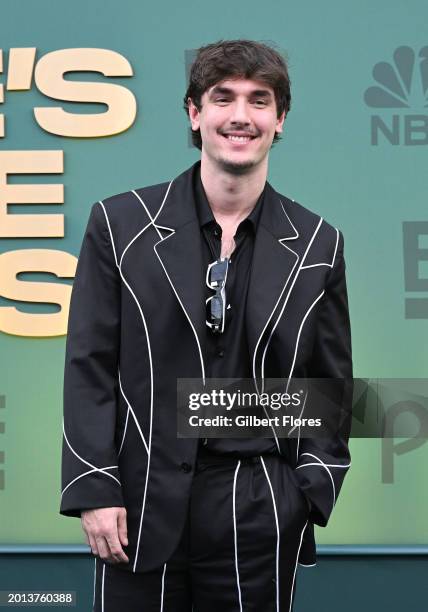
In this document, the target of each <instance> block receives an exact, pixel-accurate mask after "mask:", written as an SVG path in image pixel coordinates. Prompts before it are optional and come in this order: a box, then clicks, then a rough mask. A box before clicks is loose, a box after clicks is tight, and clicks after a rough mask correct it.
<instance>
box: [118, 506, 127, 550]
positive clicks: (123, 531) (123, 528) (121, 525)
mask: <svg viewBox="0 0 428 612" xmlns="http://www.w3.org/2000/svg"><path fill="white" fill-rule="evenodd" d="M117 531H118V534H119V540H120V543H121V544H122V546H128V528H127V525H126V510H124V511H123V512H119V514H118V517H117Z"/></svg>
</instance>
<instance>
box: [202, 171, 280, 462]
mask: <svg viewBox="0 0 428 612" xmlns="http://www.w3.org/2000/svg"><path fill="white" fill-rule="evenodd" d="M193 187H194V195H195V202H196V210H197V214H198V218H199V223H200V227H201V237H202V260H203V266H204V268H203V269H204V277H205V274H206V270H207V268H208V265H209V264H210V263H212V262H214V261H215V260H216V259H218V258H219V257H220V254H221V236H222V229H221V227H220V225H219V224H218V223H217V221H216V220H215V217H214V215H213V213H212V210H211V207H210V205H209V202H208V199H207V196H206V194H205V190H204V187H203V185H202V181H201V176H200V169H198V170H197V172H196V173H195V181H194V186H193ZM264 193H265V190H263V191H262V193H261V195H260V197H259V199H258V201H257V203H256V205H255V207H254V208H253V210H252V211H251V213H250V214H249V215H248V216H247V217H246V218H245V219H244V220H243V221H241V223H240V224H239V225H238V228H237V230H236V233H235V236H234V240H235V245H236V246H235V249H234V251H233V252H232V254H231V256H230V260H229V268H228V272H227V279H226V286H225V291H226V320H225V328H224V332H223V333H222V334H216V333H213V332H212V331H211V329H210V328H209V327H208V326H206V334H207V338H206V354H205V355H204V360H205V363H206V376H207V378H252V368H251V356H250V354H249V348H248V343H247V333H246V326H245V310H246V301H247V293H248V285H249V279H250V271H251V261H252V256H253V250H254V241H255V236H256V232H257V227H258V224H259V219H260V213H261V209H262V206H263V199H264ZM212 295H213V291H212V290H211V289H210V288H209V287H207V286H206V287H205V299H207V298H208V297H211V296H212ZM201 446H203V448H204V450H207V451H209V452H213V453H220V454H227V455H236V456H240V457H249V456H256V455H262V454H271V453H275V454H276V453H277V452H278V451H277V447H276V444H275V441H274V440H273V439H269V438H258V439H257V438H253V439H246V438H239V439H236V438H233V439H232V438H208V439H207V440H206V441H204V440H201V443H200V447H201Z"/></svg>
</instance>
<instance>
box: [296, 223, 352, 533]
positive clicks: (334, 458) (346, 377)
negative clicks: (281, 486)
mask: <svg viewBox="0 0 428 612" xmlns="http://www.w3.org/2000/svg"><path fill="white" fill-rule="evenodd" d="M352 377H353V368H352V347H351V329H350V321H349V311H348V296H347V289H346V278H345V260H344V255H343V235H342V233H341V232H339V240H338V248H337V252H336V257H335V260H334V263H333V266H332V269H331V270H330V273H329V274H328V276H327V280H326V285H325V293H324V296H323V298H322V300H321V302H320V308H319V311H318V315H317V322H316V336H315V342H314V348H313V353H312V357H311V361H310V364H309V367H308V378H311V379H326V378H330V379H334V380H333V381H332V382H331V389H332V390H333V392H332V396H333V398H334V401H336V398H339V401H337V404H336V406H335V408H334V412H335V414H334V415H331V414H327V412H328V411H329V408H328V406H331V405H333V406H334V403H333V404H328V405H327V404H326V406H323V405H322V404H321V405H320V404H319V403H317V402H319V401H321V402H322V401H323V399H322V398H323V396H324V397H325V394H324V390H325V388H326V387H325V383H323V385H324V386H323V392H322V393H320V394H317V393H315V396H314V397H315V400H314V401H315V402H316V405H315V409H314V407H313V406H312V407H311V410H312V411H313V412H316V411H318V413H319V414H320V416H321V418H323V416H324V417H326V418H327V420H328V419H329V418H331V419H332V422H333V427H330V428H329V435H328V436H325V437H318V438H316V437H313V438H301V439H300V441H299V451H298V461H297V465H296V468H295V475H296V477H297V479H298V483H299V486H300V488H301V490H302V491H303V493H304V494H305V496H306V498H307V499H308V500H309V502H310V506H311V510H310V515H309V520H310V521H311V522H313V523H315V524H317V525H320V526H322V527H325V526H326V525H327V522H328V520H329V517H330V514H331V512H332V510H333V508H334V505H335V503H336V501H337V497H338V495H339V491H340V488H341V486H342V483H343V480H344V477H345V474H346V472H347V471H348V469H349V467H350V463H351V457H350V452H349V448H348V440H349V434H350V428H351V422H352V396H353V378H352ZM314 384H315V387H316V381H314ZM311 387H312V383H311ZM311 387H310V388H311ZM328 388H329V389H330V387H328ZM308 398H309V401H310V395H308ZM317 398H318V399H317ZM319 408H321V410H320V409H319ZM323 413H324V414H323Z"/></svg>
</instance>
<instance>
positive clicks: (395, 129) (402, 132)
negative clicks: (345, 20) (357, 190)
mask: <svg viewBox="0 0 428 612" xmlns="http://www.w3.org/2000/svg"><path fill="white" fill-rule="evenodd" d="M372 74H373V78H374V80H375V81H376V85H373V86H371V87H369V88H368V89H366V91H365V93H364V101H365V103H366V104H367V106H369V107H371V108H377V109H382V111H383V112H382V116H381V115H379V114H373V115H372V116H371V144H372V145H378V144H379V141H380V138H381V137H382V139H383V140H384V141H387V142H389V143H390V144H392V145H406V146H409V145H428V45H427V46H424V47H422V48H421V49H420V50H419V51H415V50H414V49H412V48H411V47H406V46H402V47H397V49H395V51H394V53H393V56H392V61H390V62H387V61H382V62H378V63H377V64H375V66H374V68H373V72H372Z"/></svg>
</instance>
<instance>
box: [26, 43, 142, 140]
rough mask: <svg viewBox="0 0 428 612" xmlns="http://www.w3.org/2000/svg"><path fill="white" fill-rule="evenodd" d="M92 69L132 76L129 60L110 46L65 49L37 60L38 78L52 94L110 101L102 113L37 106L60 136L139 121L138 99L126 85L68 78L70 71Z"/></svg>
mask: <svg viewBox="0 0 428 612" xmlns="http://www.w3.org/2000/svg"><path fill="white" fill-rule="evenodd" d="M76 71H77V72H82V71H92V72H100V73H101V74H103V75H104V76H109V77H110V76H132V75H133V72H132V67H131V65H130V63H129V62H128V60H127V59H126V58H125V57H123V55H120V53H116V52H115V51H111V50H109V49H61V50H59V51H52V52H51V53H47V54H46V55H44V56H43V57H42V58H41V59H39V61H38V62H37V65H36V69H35V75H34V76H35V82H36V85H37V87H38V89H39V90H40V91H41V92H42V93H44V94H45V95H46V96H49V97H50V98H55V99H57V100H65V101H68V102H98V103H102V104H106V105H107V107H108V110H107V111H105V112H102V113H85V114H84V113H70V112H67V111H65V110H63V109H62V108H59V107H37V108H35V109H34V116H35V118H36V121H37V123H38V124H39V125H40V127H42V128H43V129H44V130H46V131H47V132H50V133H51V134H57V135H58V136H69V137H75V138H96V137H100V136H112V135H113V134H119V133H120V132H124V131H125V130H127V129H128V128H129V127H130V126H131V125H132V124H133V123H134V121H135V117H136V114H137V102H136V99H135V96H134V94H133V93H132V92H131V91H129V89H127V88H126V87H123V86H122V85H117V84H112V83H98V82H92V83H91V82H89V81H76V80H67V79H65V78H64V75H65V73H67V72H76Z"/></svg>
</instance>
